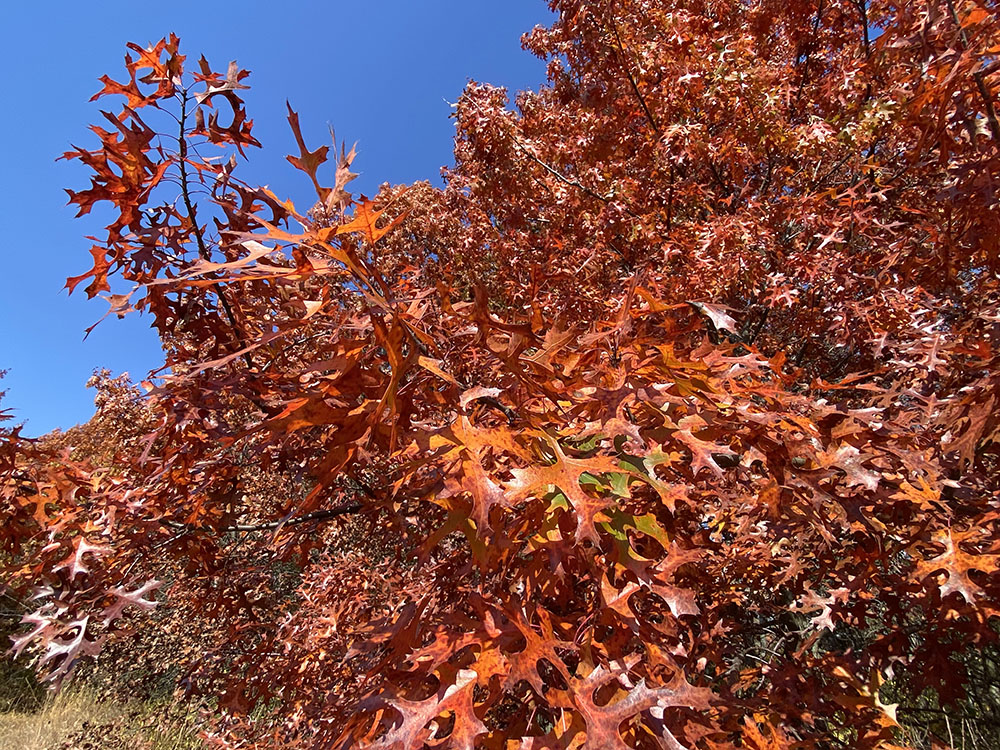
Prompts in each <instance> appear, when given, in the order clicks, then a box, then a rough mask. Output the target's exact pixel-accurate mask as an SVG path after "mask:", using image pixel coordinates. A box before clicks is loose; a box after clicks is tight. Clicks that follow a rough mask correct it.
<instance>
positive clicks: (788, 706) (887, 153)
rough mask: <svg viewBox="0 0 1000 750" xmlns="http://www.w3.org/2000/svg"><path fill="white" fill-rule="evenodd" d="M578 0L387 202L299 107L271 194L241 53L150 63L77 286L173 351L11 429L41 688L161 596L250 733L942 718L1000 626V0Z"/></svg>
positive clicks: (28, 637) (76, 196) (8, 512)
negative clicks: (250, 170)
mask: <svg viewBox="0 0 1000 750" xmlns="http://www.w3.org/2000/svg"><path fill="white" fill-rule="evenodd" d="M550 5H551V6H552V8H553V10H554V11H556V12H557V18H556V20H555V21H554V23H553V25H552V26H551V27H550V28H545V29H543V28H536V29H535V30H533V31H531V32H530V33H528V34H527V35H526V36H525V37H524V40H523V43H524V46H525V48H526V49H528V50H529V51H530V52H532V53H534V54H536V55H538V56H540V57H542V58H544V59H546V60H548V84H547V85H546V86H544V87H542V88H541V89H540V90H538V91H534V92H524V93H521V94H519V95H518V97H517V99H516V108H515V109H510V108H508V101H507V97H506V93H505V92H504V91H503V90H500V89H497V88H493V87H491V86H488V85H483V84H475V83H474V84H470V85H469V86H468V88H467V89H466V91H465V92H464V94H463V95H462V97H461V99H460V100H459V102H458V104H457V106H456V109H455V114H454V117H455V124H456V141H455V144H456V145H455V163H454V165H453V166H452V167H451V168H449V169H448V170H447V173H446V186H445V187H444V188H442V189H438V188H434V187H431V186H430V185H428V184H416V185H412V186H408V187H389V186H385V187H383V189H382V190H381V191H380V193H379V194H378V195H377V196H376V197H375V198H374V199H373V200H369V199H368V198H366V197H364V196H360V197H356V196H353V195H352V194H351V193H350V192H349V189H348V186H349V183H350V181H351V179H352V178H353V177H354V175H353V174H352V172H351V171H350V170H351V164H352V161H353V160H354V158H355V153H354V151H353V150H350V151H348V150H347V149H346V148H344V147H343V146H342V145H339V144H337V143H334V144H333V145H332V147H327V146H321V147H318V148H316V149H315V150H310V147H309V146H308V145H307V144H306V143H305V142H304V140H303V138H302V135H301V133H300V129H299V122H298V117H297V115H296V114H295V112H294V111H293V110H292V109H291V107H289V110H288V119H289V123H290V125H291V128H292V132H293V133H294V136H295V139H296V142H297V143H298V149H299V151H298V153H297V154H295V155H294V156H289V157H288V159H289V161H290V162H291V164H292V165H294V167H296V168H297V169H299V170H301V171H302V172H304V173H305V175H306V176H307V177H308V181H309V182H310V183H311V184H312V187H313V188H314V190H315V197H313V198H310V199H309V200H307V201H305V202H302V203H299V204H298V205H296V204H293V203H292V202H291V201H289V200H287V199H285V198H283V197H281V196H278V195H275V194H273V193H272V192H271V191H270V190H268V189H267V188H261V187H256V186H253V185H249V184H246V183H244V182H243V181H241V180H240V179H239V177H238V176H237V174H238V172H239V162H240V159H241V158H242V157H249V156H250V155H251V147H256V146H258V145H259V144H258V143H257V141H256V140H255V139H254V137H253V135H252V120H251V119H250V118H249V117H248V115H247V113H246V112H245V111H244V107H243V102H242V100H241V98H240V91H241V90H242V89H244V88H246V81H247V76H248V73H247V71H245V70H241V69H240V68H239V67H238V66H236V64H235V63H234V64H231V65H230V66H229V69H228V71H227V72H226V73H225V74H221V73H218V72H215V71H214V70H213V69H212V68H211V67H210V65H209V64H208V63H207V62H206V61H205V60H204V58H202V60H200V61H199V62H198V63H197V64H195V65H190V64H189V62H188V61H187V60H185V57H184V56H183V55H181V54H180V52H179V48H178V40H177V38H176V37H173V36H171V37H169V38H168V39H164V40H162V41H161V42H159V43H158V44H157V45H155V46H153V47H151V48H148V49H143V48H141V47H138V46H136V45H129V48H130V50H131V52H130V53H129V56H128V57H127V58H126V69H127V72H126V75H125V77H124V78H123V79H122V80H121V81H117V80H114V79H112V78H109V77H104V78H103V79H102V82H103V84H104V88H103V89H102V90H101V91H100V92H99V94H98V95H97V97H100V98H102V99H103V98H104V97H119V96H124V97H125V102H124V103H123V104H121V103H120V99H117V98H115V99H113V100H114V101H115V102H118V103H119V104H118V106H119V108H118V109H117V110H115V111H112V112H102V120H101V124H100V125H97V126H94V127H93V128H92V130H93V133H94V134H95V135H96V136H97V141H98V142H97V144H96V147H94V148H93V150H90V148H88V147H80V148H76V147H74V149H73V150H72V151H70V152H68V153H67V154H66V155H65V156H66V157H67V158H70V159H77V160H79V161H81V162H83V163H84V164H86V165H87V166H88V167H89V168H90V169H91V170H92V173H93V177H92V182H91V185H90V186H89V187H86V188H85V189H82V190H71V191H69V195H70V201H71V202H72V203H73V204H75V205H77V206H78V207H79V210H80V213H87V212H88V211H90V210H91V208H92V207H93V206H95V205H97V204H107V205H110V206H111V207H112V208H113V211H114V215H113V219H112V221H111V223H110V224H109V226H108V228H107V236H106V237H104V238H103V239H101V240H99V241H97V242H96V243H95V244H94V246H93V248H92V249H91V255H92V256H93V263H92V267H90V268H89V270H86V271H85V272H84V273H82V274H81V275H79V276H75V277H73V278H71V279H69V281H68V282H67V286H68V287H69V289H70V291H73V290H74V289H76V288H78V287H80V288H82V289H83V290H85V292H86V294H87V295H88V296H90V297H96V296H101V297H104V298H105V299H106V300H108V301H109V302H110V312H111V313H114V314H119V315H120V314H125V313H127V312H130V311H133V310H138V311H141V312H142V313H143V314H145V315H147V316H148V317H149V319H150V320H151V322H152V324H153V325H154V326H155V328H156V330H157V331H158V332H159V335H160V338H161V340H162V343H163V351H164V365H163V367H162V368H161V369H160V370H159V371H157V372H156V373H154V374H153V375H154V377H151V379H150V381H148V382H147V383H146V384H145V389H146V390H145V393H144V394H143V395H141V396H140V395H138V394H133V395H132V396H128V397H127V398H126V397H125V396H122V398H124V399H125V401H126V402H128V404H129V405H128V409H129V410H131V411H129V412H128V413H129V414H132V415H134V416H132V417H129V418H128V419H126V420H124V421H122V420H119V422H120V424H118V427H116V428H115V430H117V431H113V434H114V435H115V436H117V437H113V438H109V439H107V440H105V442H104V443H103V444H101V446H99V447H92V448H91V449H89V450H85V451H82V452H81V451H79V450H77V452H76V453H74V452H73V450H71V448H72V446H69V445H59V446H52V445H48V444H34V443H31V442H28V441H25V440H24V439H23V438H20V436H19V434H18V432H17V431H16V430H7V431H6V432H2V433H0V473H2V476H3V485H2V490H0V491H2V494H0V503H2V506H0V507H2V508H3V513H4V523H3V525H2V527H0V545H2V549H3V552H4V553H5V555H6V560H7V561H8V563H9V564H8V566H7V576H6V578H7V581H8V590H9V591H11V592H16V593H17V594H18V595H20V596H22V597H24V598H25V599H28V598H30V600H31V606H32V609H31V611H30V612H29V613H28V614H27V615H26V616H25V618H24V625H25V627H24V628H23V630H22V633H21V634H20V635H19V637H18V638H17V639H16V641H15V644H14V651H15V653H18V654H24V655H28V654H34V655H35V658H36V660H37V666H38V668H39V669H40V670H41V671H42V672H43V673H45V674H46V675H47V676H48V677H49V678H50V679H51V680H52V681H53V682H55V683H58V682H61V681H62V680H63V679H64V678H65V677H66V676H67V675H69V674H70V673H71V672H73V671H74V669H75V668H76V667H77V666H78V665H79V664H80V663H81V662H82V661H83V660H84V659H85V657H88V656H93V655H96V654H97V653H98V652H99V651H100V650H101V649H102V648H114V647H115V644H120V643H123V642H127V641H128V640H129V639H134V638H136V637H138V636H136V634H135V633H136V630H137V629H139V630H142V629H143V628H150V627H154V626H155V623H157V622H162V621H161V620H156V619H155V617H156V616H158V615H159V613H160V612H163V611H170V610H171V608H175V609H174V611H177V612H184V613H186V614H185V615H184V618H185V622H188V623H192V622H194V623H201V624H200V625H197V626H195V627H196V628H197V629H198V631H199V637H200V639H201V646H200V648H199V650H197V651H196V652H194V653H185V655H184V659H183V666H184V679H183V681H182V686H183V687H184V688H185V689H187V690H188V691H190V692H192V693H199V692H200V693H201V694H206V695H211V696H214V697H216V698H218V704H217V705H218V709H219V712H218V717H217V719H218V721H217V726H216V728H215V729H214V730H213V732H212V733H211V735H212V737H211V738H212V740H213V741H214V742H216V743H217V744H218V745H220V746H230V747H245V746H259V747H270V746H274V747H288V746H294V745H296V744H299V743H300V744H301V745H302V746H308V747H336V748H352V747H377V748H385V749H387V750H388V749H400V750H403V749H405V750H411V749H418V748H423V747H441V748H445V747H447V748H473V747H477V748H479V747H481V748H524V749H525V750H528V749H535V748H567V749H568V748H592V749H597V748H599V749H601V750H605V749H609V748H667V749H669V750H678V749H680V748H703V749H704V750H709V749H710V748H725V747H747V748H754V750H766V749H771V748H791V747H794V748H825V747H852V748H877V747H882V748H889V747H894V746H901V745H902V746H905V745H908V744H910V743H913V742H916V741H917V740H920V741H921V742H926V743H938V745H939V746H940V745H941V744H943V743H947V742H949V741H951V740H950V739H949V736H948V734H947V732H946V731H945V724H943V723H941V722H940V721H939V719H940V718H941V717H942V716H945V717H946V716H947V715H948V712H949V711H958V710H965V709H959V708H957V707H961V706H967V705H968V701H969V699H970V693H969V690H970V688H969V686H970V684H971V682H972V681H973V678H974V675H973V674H972V673H971V672H970V670H971V668H972V667H971V666H970V664H971V661H970V659H971V658H972V656H974V655H975V654H977V653H978V654H982V653H986V652H988V651H989V650H990V649H992V648H994V647H995V645H996V642H997V628H996V616H997V615H998V614H1000V612H998V609H997V608H998V606H1000V574H998V570H1000V525H998V521H1000V516H998V510H1000V505H998V503H1000V466H998V449H1000V343H998V341H997V336H998V334H1000V282H998V272H1000V206H998V199H997V193H996V190H997V185H998V180H1000V124H998V120H997V112H996V109H997V106H998V102H997V90H998V87H1000V83H998V82H1000V12H998V11H1000V8H998V5H997V3H996V2H995V0H930V1H929V2H927V3H914V2H893V1H891V0H791V1H788V0H782V2H776V1H774V0H684V1H673V0H672V1H671V2H662V3H661V2H647V1H646V0H617V2H614V1H612V2H608V1H607V0H600V1H599V2H598V1H597V0H594V1H591V0H552V2H551V3H550ZM97 97H95V98H97ZM109 100H110V99H109ZM165 113H170V114H172V115H173V116H174V118H175V119H174V120H171V119H170V118H165V117H164V115H165ZM154 122H166V123H172V124H173V125H174V126H176V127H175V128H174V129H173V130H172V131H167V130H157V129H156V128H154V125H153V123H154ZM178 123H179V125H178ZM304 184H306V183H304ZM116 392H117V393H119V395H120V396H121V394H122V393H124V391H122V389H121V387H119V388H118V390H117V391H116ZM99 416H100V415H99ZM105 423H108V422H105ZM137 424H141V425H142V426H143V429H142V430H141V431H139V432H136V431H135V430H132V432H130V431H129V429H126V428H127V427H129V426H134V425H137ZM140 433H141V434H140ZM99 442H100V441H98V443H99ZM108 445H111V446H117V447H116V448H114V449H110V450H109V449H108V447H107V446H108ZM158 602H159V605H157V603H158ZM154 607H157V610H158V612H157V613H155V614H154V615H153V617H154V619H146V620H142V619H137V616H139V615H142V614H143V613H144V612H145V611H148V610H153V608H154ZM143 623H145V624H143ZM970 655H972V656H970ZM977 668H979V667H977ZM991 668H993V669H995V668H996V664H995V663H994V666H993V667H991ZM991 674H995V672H994V673H991ZM994 681H995V678H994ZM928 696H930V698H931V699H932V704H928V703H926V702H923V703H922V702H921V701H926V700H927V699H928ZM928 705H932V706H933V707H932V708H930V709H926V710H927V711H930V712H931V713H930V714H927V713H920V711H921V710H922V709H921V708H920V707H921V706H925V707H926V706H928ZM934 711H937V712H938V713H933V712H934ZM914 726H920V727H922V728H923V730H922V731H923V733H922V734H920V735H919V737H918V736H917V735H915V734H913V733H912V732H911V731H910V729H912V727H914Z"/></svg>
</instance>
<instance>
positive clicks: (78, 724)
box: [0, 689, 202, 750]
mask: <svg viewBox="0 0 1000 750" xmlns="http://www.w3.org/2000/svg"><path fill="white" fill-rule="evenodd" d="M197 724H198V721H197V716H196V715H195V714H193V713H192V714H188V715H177V714H176V712H175V711H170V710H169V709H168V708H167V707H166V706H165V705H160V704H154V703H137V704H124V705H121V704H114V703H110V702H107V701H101V700H99V699H98V698H96V697H95V695H94V694H92V693H90V692H87V691H86V689H76V690H67V691H65V692H63V693H60V694H59V695H58V696H56V697H54V698H51V699H47V700H44V701H43V702H42V703H41V705H39V706H35V707H34V708H33V709H29V710H13V711H8V712H5V713H0V750H78V749H79V750H200V748H201V747H202V743H201V741H200V740H199V739H198V731H197Z"/></svg>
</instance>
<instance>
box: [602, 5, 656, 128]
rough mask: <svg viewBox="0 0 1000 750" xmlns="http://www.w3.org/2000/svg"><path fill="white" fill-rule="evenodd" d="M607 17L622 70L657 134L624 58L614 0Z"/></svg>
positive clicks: (652, 118)
mask: <svg viewBox="0 0 1000 750" xmlns="http://www.w3.org/2000/svg"><path fill="white" fill-rule="evenodd" d="M608 17H609V18H610V20H611V30H612V32H613V33H614V35H615V42H617V44H618V50H617V52H618V60H619V61H620V62H621V65H622V70H624V71H625V76H626V77H627V78H628V82H629V83H630V84H631V85H632V91H633V92H634V93H635V97H636V99H638V100H639V105H640V106H641V107H642V111H643V112H644V113H645V114H646V119H647V120H649V124H650V125H652V126H653V132H654V133H656V134H657V135H659V133H660V126H659V125H657V123H656V118H655V117H653V113H652V112H651V111H650V110H649V106H648V105H647V104H646V99H645V97H643V95H642V92H641V91H640V90H639V84H637V83H636V81H635V78H633V77H632V71H631V69H630V68H629V65H628V61H627V60H626V59H625V47H624V45H623V44H622V38H621V36H619V34H618V22H617V21H615V3H614V0H612V1H611V4H610V5H609V6H608Z"/></svg>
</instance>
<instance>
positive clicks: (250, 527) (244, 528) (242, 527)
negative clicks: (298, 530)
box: [160, 502, 364, 534]
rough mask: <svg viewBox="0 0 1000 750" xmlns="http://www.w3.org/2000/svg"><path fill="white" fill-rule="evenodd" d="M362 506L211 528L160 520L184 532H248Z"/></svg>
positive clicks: (344, 512) (356, 504) (331, 515)
mask: <svg viewBox="0 0 1000 750" xmlns="http://www.w3.org/2000/svg"><path fill="white" fill-rule="evenodd" d="M363 507H364V505H362V504H361V503H359V502H353V503H348V504H347V505H341V506H340V507H338V508H328V509H327V510H315V511H313V512H312V513H305V514H303V515H301V516H296V517H295V518H290V519H288V520H287V521H286V520H278V521H269V522H268V523H254V524H245V523H237V524H233V525H232V526H223V527H221V528H218V529H213V528H212V527H210V526H191V525H189V524H186V523H179V522H177V521H168V520H166V519H164V520H162V521H160V523H161V524H162V525H163V526H167V527H169V528H171V529H178V530H180V531H184V532H186V533H190V532H194V531H210V532H212V533H216V534H228V533H232V532H249V531H268V530H270V529H277V528H278V527H282V528H284V527H285V526H298V525H299V524H303V523H308V522H310V521H328V520H329V519H331V518H336V517H338V516H346V515H348V514H350V513H356V512H357V511H359V510H361V509H362V508H363Z"/></svg>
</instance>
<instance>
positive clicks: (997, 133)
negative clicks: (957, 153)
mask: <svg viewBox="0 0 1000 750" xmlns="http://www.w3.org/2000/svg"><path fill="white" fill-rule="evenodd" d="M947 1H948V11H949V12H950V13H951V20H952V21H954V22H955V25H956V26H957V27H958V37H959V39H960V40H961V42H962V51H963V52H964V51H965V50H966V49H968V48H969V37H968V35H967V34H966V33H965V29H964V28H962V22H961V21H959V20H958V12H957V11H956V10H955V4H954V3H953V2H952V0H947ZM972 78H973V80H974V81H975V82H976V88H977V89H979V95H980V96H981V97H982V99H983V108H984V109H985V110H986V120H987V121H988V122H989V124H990V132H991V133H992V134H993V146H994V148H1000V121H998V120H997V113H996V110H994V109H993V97H992V96H991V95H990V90H989V87H988V86H987V85H986V79H985V78H984V77H983V73H982V71H981V70H979V71H976V72H974V73H973V74H972Z"/></svg>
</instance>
